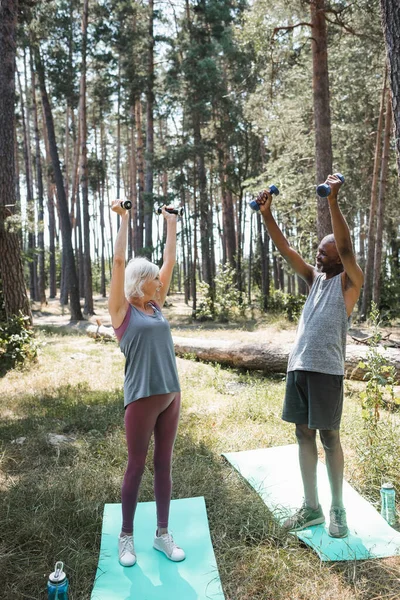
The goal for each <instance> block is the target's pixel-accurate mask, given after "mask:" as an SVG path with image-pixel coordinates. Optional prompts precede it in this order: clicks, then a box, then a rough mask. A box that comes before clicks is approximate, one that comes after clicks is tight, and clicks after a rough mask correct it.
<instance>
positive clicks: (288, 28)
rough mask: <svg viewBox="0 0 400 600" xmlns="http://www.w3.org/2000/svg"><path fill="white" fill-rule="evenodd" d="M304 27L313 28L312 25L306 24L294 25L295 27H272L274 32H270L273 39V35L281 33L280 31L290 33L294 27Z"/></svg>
mask: <svg viewBox="0 0 400 600" xmlns="http://www.w3.org/2000/svg"><path fill="white" fill-rule="evenodd" d="M304 25H305V26H306V27H314V25H313V24H312V23H306V22H301V23H296V25H286V27H274V30H273V32H272V37H274V35H275V33H277V32H278V31H281V30H282V29H283V30H285V32H286V33H288V32H289V31H292V30H293V29H295V28H296V27H303V26H304Z"/></svg>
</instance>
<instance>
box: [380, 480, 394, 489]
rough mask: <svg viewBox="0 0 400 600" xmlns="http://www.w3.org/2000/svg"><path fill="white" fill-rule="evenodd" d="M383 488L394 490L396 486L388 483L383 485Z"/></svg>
mask: <svg viewBox="0 0 400 600" xmlns="http://www.w3.org/2000/svg"><path fill="white" fill-rule="evenodd" d="M382 488H383V489H385V490H393V489H394V485H393V483H390V481H388V482H387V483H383V484H382Z"/></svg>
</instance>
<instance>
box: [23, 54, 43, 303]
mask: <svg viewBox="0 0 400 600" xmlns="http://www.w3.org/2000/svg"><path fill="white" fill-rule="evenodd" d="M24 68H25V69H26V61H25V60H24ZM26 77H27V74H26V72H25V78H26ZM18 84H19V98H20V105H21V121H22V132H23V149H24V151H23V154H24V165H25V183H26V213H27V229H28V256H29V294H30V298H31V301H36V300H39V298H38V295H37V272H36V267H37V262H36V254H35V253H36V239H35V206H34V201H33V182H32V168H31V156H30V140H29V138H28V130H29V127H28V122H27V117H28V109H27V108H26V106H25V102H24V90H23V88H22V83H21V77H20V74H19V73H18ZM25 89H27V85H25Z"/></svg>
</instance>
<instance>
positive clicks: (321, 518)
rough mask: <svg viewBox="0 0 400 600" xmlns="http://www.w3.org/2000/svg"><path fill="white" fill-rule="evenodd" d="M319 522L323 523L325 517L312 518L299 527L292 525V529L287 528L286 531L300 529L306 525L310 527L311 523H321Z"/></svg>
mask: <svg viewBox="0 0 400 600" xmlns="http://www.w3.org/2000/svg"><path fill="white" fill-rule="evenodd" d="M321 523H325V517H318V519H312V520H311V521H307V523H304V524H303V525H302V526H301V527H293V528H292V529H288V530H287V531H302V530H303V529H307V527H311V526H312V525H321Z"/></svg>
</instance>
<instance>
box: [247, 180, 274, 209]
mask: <svg viewBox="0 0 400 600" xmlns="http://www.w3.org/2000/svg"><path fill="white" fill-rule="evenodd" d="M268 190H269V193H270V194H275V196H278V194H279V190H278V188H277V187H276V185H270V186H269V188H268ZM249 206H250V208H251V209H252V210H260V205H259V204H258V202H257V200H251V201H250V202H249Z"/></svg>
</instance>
